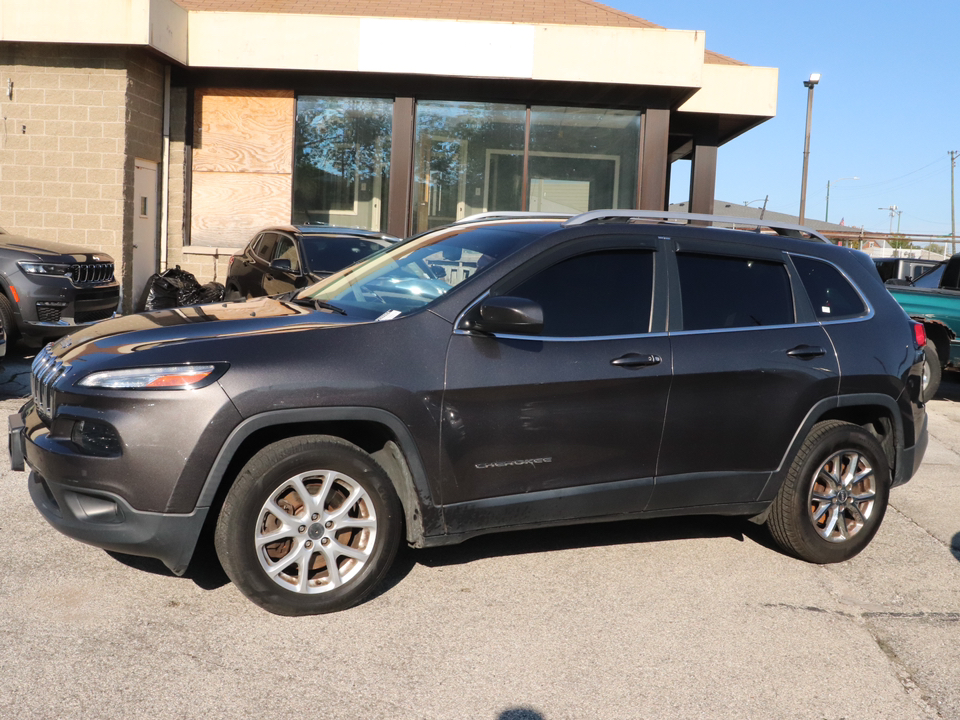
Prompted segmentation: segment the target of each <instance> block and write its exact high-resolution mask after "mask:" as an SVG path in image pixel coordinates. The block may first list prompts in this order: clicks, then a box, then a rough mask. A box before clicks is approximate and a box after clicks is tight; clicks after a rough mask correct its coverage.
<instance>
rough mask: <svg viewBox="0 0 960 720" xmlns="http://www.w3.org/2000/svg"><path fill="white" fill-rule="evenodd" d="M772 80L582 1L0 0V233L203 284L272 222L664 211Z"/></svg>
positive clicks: (389, 225) (697, 36)
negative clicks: (683, 176) (68, 245)
mask: <svg viewBox="0 0 960 720" xmlns="http://www.w3.org/2000/svg"><path fill="white" fill-rule="evenodd" d="M776 83H777V72H776V70H775V69H772V68H756V67H750V66H746V65H743V64H740V63H737V62H736V61H733V60H730V59H729V58H726V57H724V56H721V55H717V54H715V53H712V52H710V51H708V50H707V49H706V47H705V40H704V33H703V32H698V31H687V30H668V29H665V28H661V27H659V26H656V25H654V24H652V23H650V22H647V21H646V20H642V19H640V18H636V17H632V16H630V15H628V14H626V13H623V12H620V11H617V10H614V9H612V8H609V7H606V6H604V5H601V4H599V3H596V2H591V1H590V0H549V1H547V2H539V3H528V2H523V0H497V1H496V2H492V1H489V0H487V1H481V0H470V1H466V2H462V3H461V2H458V3H450V2H443V1H442V0H417V1H416V2H410V1H409V0H351V1H350V2H346V0H343V1H337V2H319V0H176V1H174V0H90V2H85V3H76V2H73V1H72V0H46V1H45V2H43V3H37V4H35V5H34V6H22V5H21V4H19V3H14V2H12V1H11V0H0V88H3V89H4V93H3V95H0V109H2V121H3V125H2V129H0V226H2V227H4V228H6V229H7V230H9V231H11V232H15V233H18V234H23V235H28V236H33V237H39V238H45V239H51V240H63V241H70V242H73V243H78V244H82V245H86V246H89V247H91V248H92V249H96V250H102V251H106V252H108V253H110V254H112V255H113V256H114V257H115V258H116V259H117V260H118V261H119V264H120V267H121V282H122V288H123V297H124V309H125V310H128V311H129V310H130V309H131V308H132V306H133V303H134V302H135V300H136V298H138V297H139V294H140V292H141V290H142V287H143V283H144V281H145V279H146V278H147V277H148V276H149V275H150V274H151V273H152V272H154V271H155V270H157V269H163V268H165V267H168V266H173V265H181V266H182V267H185V268H186V269H188V270H191V271H192V272H194V273H195V274H197V276H198V277H199V278H200V279H201V280H202V281H205V280H210V279H215V278H216V279H220V280H222V279H223V276H224V273H225V267H226V258H227V257H228V256H229V254H230V253H231V252H232V251H233V250H234V249H236V248H238V247H240V246H242V245H243V243H245V242H246V240H247V239H249V237H250V236H251V235H252V234H253V233H254V232H255V231H256V230H257V229H258V228H259V227H262V226H263V225H266V224H273V223H289V222H297V223H309V222H328V223H330V224H337V225H350V226H360V227H369V228H372V229H382V230H385V231H387V232H392V233H394V234H397V235H407V234H410V233H412V232H416V231H419V230H422V229H426V228H427V227H432V226H435V225H438V224H441V223H443V222H449V221H450V220H453V219H456V218H458V217H463V216H464V215H468V214H471V213H473V212H478V211H483V210H519V209H534V210H536V209H540V210H568V211H574V212H575V211H578V210H587V209H596V208H600V207H640V208H647V209H662V208H665V207H666V203H667V201H668V197H669V188H670V168H671V165H672V163H674V162H676V161H678V160H690V161H692V167H691V173H690V175H691V185H690V207H691V209H692V210H694V211H706V212H709V211H710V209H711V208H712V206H713V190H714V183H715V175H716V150H717V147H719V146H720V145H721V144H723V143H725V142H727V141H729V140H730V139H732V138H734V137H736V136H737V135H739V134H741V133H743V132H745V131H746V130H748V129H750V128H751V127H754V126H755V125H757V124H759V123H761V122H763V121H765V120H767V119H769V118H770V117H772V116H773V115H774V114H775V111H776Z"/></svg>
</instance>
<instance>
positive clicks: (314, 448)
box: [215, 435, 403, 615]
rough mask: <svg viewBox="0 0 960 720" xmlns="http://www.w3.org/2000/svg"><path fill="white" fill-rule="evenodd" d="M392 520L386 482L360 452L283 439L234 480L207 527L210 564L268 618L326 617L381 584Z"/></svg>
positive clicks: (394, 508) (323, 439)
mask: <svg viewBox="0 0 960 720" xmlns="http://www.w3.org/2000/svg"><path fill="white" fill-rule="evenodd" d="M402 517H403V516H402V508H401V506H400V501H399V499H398V498H397V494H396V492H395V491H394V489H393V486H392V485H391V484H390V481H389V479H388V478H387V476H386V473H385V472H384V471H383V469H382V468H380V466H379V465H377V463H376V462H375V461H374V460H373V458H371V457H370V455H368V454H367V453H365V452H364V451H363V450H361V449H360V448H358V447H356V446H355V445H352V444H351V443H348V442H346V441H344V440H341V439H339V438H334V437H330V436H323V435H310V436H301V437H294V438H288V439H285V440H281V441H278V442H275V443H273V444H272V445H268V446H267V447H265V448H264V449H263V450H261V451H260V452H258V453H257V454H256V455H254V456H253V458H251V459H250V461H249V462H248V463H247V464H246V465H245V466H244V468H243V470H241V471H240V474H239V475H238V477H237V480H236V482H235V483H234V485H233V486H232V487H231V488H230V491H229V493H228V494H227V497H226V499H225V501H224V504H223V509H222V511H221V513H220V516H219V518H218V521H217V529H216V536H215V543H216V548H217V555H218V557H219V558H220V562H221V564H222V565H223V569H224V571H226V573H227V576H228V577H229V578H230V579H231V580H232V581H233V583H234V584H235V585H236V586H237V587H238V588H239V589H240V591H241V592H242V593H243V594H244V595H246V596H247V597H248V598H249V599H250V600H252V601H253V602H255V603H256V604H257V605H259V606H261V607H262V608H264V609H266V610H268V611H270V612H272V613H276V614H278V615H313V614H319V613H326V612H334V611H337V610H343V609H346V608H348V607H351V606H353V605H356V604H357V603H359V602H360V601H361V600H362V599H363V598H364V597H366V596H367V595H368V594H369V593H370V592H371V591H372V590H373V589H374V587H375V586H376V585H377V584H378V583H379V582H380V581H381V580H382V579H383V577H384V576H385V575H386V573H387V571H388V570H389V568H390V564H391V563H392V562H393V558H394V556H395V555H396V552H397V548H398V546H399V543H400V537H401V526H402V519H401V518H402Z"/></svg>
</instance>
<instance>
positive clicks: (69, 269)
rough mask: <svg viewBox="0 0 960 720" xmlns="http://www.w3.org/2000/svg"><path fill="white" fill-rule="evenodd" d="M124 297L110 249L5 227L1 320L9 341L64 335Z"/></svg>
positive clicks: (1, 233) (0, 253)
mask: <svg viewBox="0 0 960 720" xmlns="http://www.w3.org/2000/svg"><path fill="white" fill-rule="evenodd" d="M119 302H120V285H119V283H117V281H116V279H115V278H114V263H113V258H112V257H110V256H109V255H108V254H106V253H103V252H93V251H90V250H88V249H86V248H82V247H78V246H76V245H67V244H64V243H58V242H51V241H49V240H37V239H34V238H26V237H22V236H19V235H11V234H9V233H7V232H6V231H5V230H3V229H2V228H0V321H2V323H3V327H4V329H5V330H6V332H7V339H8V340H9V341H11V342H12V341H13V340H16V339H17V338H18V337H22V338H23V339H24V340H25V341H27V342H31V341H32V342H35V343H41V342H42V341H43V340H44V339H48V338H58V337H60V336H62V335H66V334H67V333H69V332H71V331H73V330H76V329H77V326H80V325H88V324H90V323H95V322H98V321H100V320H105V319H106V318H109V317H111V316H112V315H113V314H114V313H115V312H116V310H117V305H118V304H119Z"/></svg>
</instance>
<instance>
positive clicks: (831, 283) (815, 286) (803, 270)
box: [793, 257, 867, 320]
mask: <svg viewBox="0 0 960 720" xmlns="http://www.w3.org/2000/svg"><path fill="white" fill-rule="evenodd" d="M793 264H794V266H795V267H796V268H797V272H799V273H800V280H801V282H802V283H803V287H804V289H806V291H807V295H809V296H810V302H811V303H812V304H813V311H814V313H816V315H817V318H818V319H820V320H842V319H844V318H851V317H858V316H860V315H863V313H864V312H866V309H867V308H866V306H865V305H864V304H863V298H861V297H860V293H858V292H857V291H856V290H855V289H854V287H853V286H852V285H851V284H850V282H849V281H848V280H847V279H846V278H845V277H844V276H843V274H842V273H841V272H840V271H839V270H837V269H836V268H835V267H834V266H833V265H830V264H829V263H825V262H823V261H822V260H814V259H813V258H808V257H794V258H793Z"/></svg>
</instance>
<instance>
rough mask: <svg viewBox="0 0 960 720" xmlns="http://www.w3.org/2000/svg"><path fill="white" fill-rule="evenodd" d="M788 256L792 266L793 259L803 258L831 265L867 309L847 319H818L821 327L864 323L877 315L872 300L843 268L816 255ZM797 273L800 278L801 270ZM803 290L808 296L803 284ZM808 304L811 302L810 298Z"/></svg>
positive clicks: (794, 254)
mask: <svg viewBox="0 0 960 720" xmlns="http://www.w3.org/2000/svg"><path fill="white" fill-rule="evenodd" d="M787 256H788V257H789V258H790V264H791V266H792V265H793V258H794V257H801V258H805V259H807V260H816V261H818V262H822V263H826V264H827V265H829V266H830V267H832V268H833V269H834V270H836V271H837V272H838V273H840V275H841V276H842V277H843V278H844V279H845V280H846V281H847V282H848V283H850V286H851V287H852V288H853V290H854V292H856V293H857V295H859V296H860V301H861V302H862V303H863V306H864V307H865V308H866V310H865V311H864V312H862V313H860V314H859V315H849V316H847V317H842V318H837V319H830V320H823V319H820V318H818V319H817V323H818V324H819V325H836V324H837V323H846V322H863V321H865V320H870V319H871V318H872V317H873V316H874V315H875V314H876V311H875V310H874V308H873V304H872V303H871V302H870V300H869V299H868V298H867V296H866V295H865V294H864V292H863V290H861V289H860V286H859V285H858V284H857V283H856V282H855V281H854V279H853V278H852V277H850V275H849V273H847V272H846V271H845V270H844V269H843V268H841V267H840V266H839V265H837V264H836V263H834V262H830V261H829V260H827V259H826V258H822V257H817V256H816V255H807V254H806V253H799V252H788V253H787ZM794 270H796V268H795V267H794ZM797 273H798V277H799V270H797ZM801 289H802V290H803V293H804V295H806V294H807V290H806V288H804V287H803V286H802V284H801ZM808 302H810V300H809V296H808Z"/></svg>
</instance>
